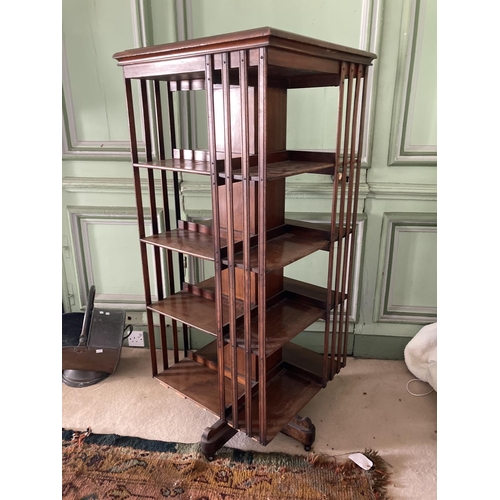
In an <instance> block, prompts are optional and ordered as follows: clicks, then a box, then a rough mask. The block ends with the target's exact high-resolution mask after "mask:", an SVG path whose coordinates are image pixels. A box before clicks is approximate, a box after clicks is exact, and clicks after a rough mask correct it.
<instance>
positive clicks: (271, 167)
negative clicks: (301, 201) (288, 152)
mask: <svg viewBox="0 0 500 500" xmlns="http://www.w3.org/2000/svg"><path fill="white" fill-rule="evenodd" d="M266 168H267V180H268V181H275V180H278V179H283V178H286V177H291V176H293V175H299V174H307V173H311V174H314V173H321V172H323V171H325V170H327V169H331V172H328V173H329V174H330V175H333V173H334V170H333V169H334V166H333V163H331V162H313V161H289V160H288V161H280V162H276V163H268V164H267V167H266ZM221 177H224V175H223V174H222V175H221ZM233 179H234V180H238V181H240V180H241V179H242V175H241V170H233ZM250 179H251V180H252V181H258V180H259V173H258V167H256V166H253V167H250Z"/></svg>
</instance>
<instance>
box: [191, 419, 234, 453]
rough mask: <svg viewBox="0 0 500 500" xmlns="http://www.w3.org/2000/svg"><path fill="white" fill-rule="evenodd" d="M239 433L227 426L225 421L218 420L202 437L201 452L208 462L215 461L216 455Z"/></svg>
mask: <svg viewBox="0 0 500 500" xmlns="http://www.w3.org/2000/svg"><path fill="white" fill-rule="evenodd" d="M237 432H238V431H237V430H235V429H233V428H232V427H230V426H229V425H227V423H226V422H224V421H223V420H218V421H217V422H215V424H214V425H212V426H211V427H207V428H206V429H205V430H204V431H203V434H202V436H201V442H200V444H201V452H202V453H203V455H205V457H207V459H208V460H210V461H211V460H213V459H214V456H215V454H216V453H217V451H218V450H220V449H221V448H222V447H223V446H224V444H225V443H227V441H229V440H230V439H231V438H232V437H233V436H234V435H235V434H236V433H237Z"/></svg>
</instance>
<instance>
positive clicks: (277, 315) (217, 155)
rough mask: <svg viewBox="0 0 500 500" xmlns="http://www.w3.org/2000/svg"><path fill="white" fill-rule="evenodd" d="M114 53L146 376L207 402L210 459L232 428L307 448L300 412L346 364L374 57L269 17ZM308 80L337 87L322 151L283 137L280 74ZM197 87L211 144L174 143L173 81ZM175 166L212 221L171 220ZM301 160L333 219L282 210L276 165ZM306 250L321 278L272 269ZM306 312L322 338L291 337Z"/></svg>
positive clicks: (282, 179) (290, 170) (297, 82)
mask: <svg viewBox="0 0 500 500" xmlns="http://www.w3.org/2000/svg"><path fill="white" fill-rule="evenodd" d="M113 57H114V58H115V59H116V60H117V61H118V65H119V66H121V67H122V69H123V74H124V81H125V92H126V100H127V111H128V120H129V129H130V139H131V159H132V166H133V174H134V186H135V196H136V206H137V215H138V226H139V241H140V247H141V259H142V269H143V278H144V290H145V307H146V312H147V319H148V330H149V339H150V350H151V369H152V374H153V377H155V378H156V379H157V380H158V381H159V382H160V383H162V384H164V385H166V386H168V387H170V388H172V389H174V390H175V391H177V392H178V393H179V394H181V395H182V396H183V397H185V398H188V399H190V400H192V401H194V402H195V403H197V404H198V405H200V406H201V407H202V408H205V409H207V410H208V411H210V412H212V413H214V414H215V415H217V416H218V417H219V421H218V422H217V423H216V424H214V425H213V426H211V427H209V428H207V429H205V431H204V433H203V435H202V438H201V449H202V452H203V453H204V454H205V455H206V456H207V457H208V458H212V457H213V456H214V454H215V453H216V452H217V450H218V449H219V448H220V447H221V446H223V444H224V443H225V442H226V441H227V440H228V439H230V437H231V436H232V435H234V433H235V432H244V433H246V435H247V436H249V437H251V438H253V439H256V440H258V441H259V442H260V443H261V444H263V445H266V444H268V443H269V442H270V441H271V440H272V439H274V437H275V436H276V435H277V434H278V433H279V432H283V433H284V434H286V435H288V436H290V437H292V438H294V439H296V440H298V441H299V442H300V443H302V444H303V445H304V447H305V449H306V450H308V449H310V448H311V446H312V443H313V442H314V439H315V428H314V424H312V422H311V421H310V420H309V419H307V418H305V419H304V418H302V417H300V416H299V415H298V413H299V412H300V411H301V410H302V408H303V407H304V406H305V405H306V404H307V403H308V402H309V401H310V400H311V398H313V397H314V396H315V395H316V394H317V393H318V392H319V391H320V390H321V388H323V387H325V386H326V385H327V383H328V382H329V381H330V380H332V379H333V377H334V376H335V375H336V374H337V373H338V372H339V370H340V369H341V368H342V367H343V366H345V364H346V352H347V333H348V323H349V319H348V318H349V307H350V300H351V297H350V296H351V283H350V281H351V274H352V264H353V260H354V257H353V253H354V240H355V230H356V218H357V198H358V190H359V179H360V168H361V166H360V157H361V152H362V145H363V144H362V143H363V125H364V120H365V107H366V88H367V86H366V84H365V82H366V78H367V74H368V69H369V67H370V65H371V64H372V61H373V59H375V57H376V56H375V54H372V53H369V52H366V51H363V50H359V49H355V48H349V47H345V46H342V45H337V44H333V43H331V42H327V41H322V40H316V39H313V38H308V37H304V36H301V35H297V34H294V33H288V32H285V31H281V30H276V29H274V28H267V27H266V28H258V29H253V30H247V31H242V32H236V33H228V34H224V35H217V36H212V37H205V38H202V39H196V40H187V41H183V42H175V43H170V44H163V45H158V46H151V47H143V48H139V49H131V50H126V51H123V52H119V53H117V54H115V55H114V56H113ZM132 85H138V86H139V93H138V94H136V93H134V92H133V91H132ZM312 87H335V88H337V89H338V109H336V110H334V109H326V108H325V109H324V111H323V112H322V114H323V113H325V114H334V113H337V122H336V123H337V130H336V132H335V134H336V135H335V140H336V147H335V151H334V152H332V151H312V150H309V151H296V150H290V149H288V148H287V144H286V137H287V123H288V122H289V120H288V119H287V92H288V89H305V88H312ZM197 90H203V91H204V94H205V96H206V117H207V123H206V125H207V137H208V149H206V150H203V149H196V146H197V145H194V144H184V142H185V141H183V144H182V145H183V147H184V146H185V147H184V149H180V148H179V147H178V143H179V141H178V137H177V135H176V129H177V128H178V127H179V123H181V122H182V120H183V113H182V106H180V108H179V107H177V106H174V100H173V96H174V94H175V93H176V92H184V91H197ZM137 95H138V96H139V97H137ZM136 99H137V100H138V102H137V103H135V100H136ZM138 107H140V109H141V115H142V132H143V136H144V144H145V152H144V158H142V157H141V159H139V147H138V139H137V138H138V131H137V130H136V120H135V114H134V113H135V111H136V110H137V109H138ZM317 118H318V119H319V120H323V118H324V117H323V116H318V117H317ZM152 123H154V124H155V129H154V130H153V129H152V126H151V124H152ZM288 126H290V127H293V124H289V125H288ZM167 135H168V136H169V142H168V143H169V144H170V146H171V149H170V150H167V148H166V143H167V141H166V136H167ZM187 142H190V141H189V140H188V141H187ZM337 153H339V154H337ZM155 170H156V171H159V173H156V174H155V172H154V171H155ZM141 171H142V172H143V173H144V171H146V175H147V179H148V182H147V186H148V193H147V194H145V193H143V191H142V183H141ZM167 172H168V173H169V175H168V176H167ZM185 174H195V175H201V176H207V177H208V180H209V184H210V194H211V200H210V201H211V208H212V214H211V219H210V220H207V221H203V222H200V223H195V222H193V221H189V220H184V219H183V214H182V212H181V207H182V206H183V200H182V196H183V193H182V191H181V187H182V182H183V176H184V175H185ZM301 174H324V175H325V177H326V179H327V180H326V182H331V186H332V213H331V219H330V222H329V223H327V224H324V223H323V224H313V223H304V222H299V221H292V220H287V219H286V218H285V193H286V180H287V179H288V178H290V177H291V176H296V175H301ZM160 184H161V185H160ZM172 187H173V190H172ZM172 192H173V199H174V206H173V207H172V209H171V207H170V206H169V203H170V200H169V198H172ZM159 193H160V194H159ZM145 206H147V207H148V209H149V210H150V211H151V213H155V212H156V211H157V209H158V208H159V207H161V208H162V209H163V211H162V213H163V214H164V221H163V222H164V224H163V225H162V228H163V229H164V230H163V229H162V230H160V224H159V223H158V221H157V220H156V219H152V220H151V224H150V225H149V226H148V227H151V229H150V232H149V234H146V224H145ZM171 212H172V213H171ZM173 213H175V219H174V221H175V223H174V224H171V218H172V214H173ZM148 248H149V249H151V248H152V250H153V251H147V249H148ZM317 251H322V252H326V253H327V254H328V264H327V266H326V269H325V286H323V287H319V286H316V285H312V284H309V283H304V282H301V281H299V280H294V279H291V278H288V277H286V276H285V275H284V269H285V268H286V266H288V265H290V264H292V263H294V262H298V261H300V260H301V259H303V258H305V257H307V256H309V255H312V254H314V253H315V252H317ZM174 254H175V255H176V258H175V259H174ZM187 257H189V259H187ZM198 259H201V260H202V261H208V262H210V263H212V264H213V276H212V277H211V278H208V279H205V280H203V281H201V282H197V278H196V276H197V273H196V272H194V270H193V269H191V270H190V272H189V276H190V279H189V281H190V282H189V283H188V282H187V281H186V279H185V274H186V267H185V265H186V262H191V261H193V262H194V261H196V260H198ZM175 261H176V266H177V269H175V268H174V262H175ZM153 286H154V287H155V290H156V293H155V295H157V300H155V301H153V300H152V289H153ZM167 319H168V320H170V322H171V324H172V335H171V336H167V323H166V321H167ZM318 320H323V323H324V343H323V344H324V352H323V353H316V352H313V351H311V350H309V349H306V348H304V347H301V346H299V345H297V344H295V343H294V342H293V339H294V338H295V337H296V336H297V335H298V334H300V333H301V332H303V331H304V330H306V329H307V328H309V327H310V326H311V325H312V324H315V323H316V322H317V321H318ZM178 324H179V325H181V326H182V335H183V344H184V345H183V347H184V356H182V353H181V349H182V346H181V344H180V342H179V339H178V336H179V335H180V330H179V329H178ZM190 328H194V329H196V330H198V331H200V332H204V333H206V334H208V335H209V337H207V339H208V340H209V342H208V343H207V344H206V345H205V347H203V348H201V349H198V350H193V349H191V348H190V346H189V334H188V333H189V329H190ZM156 329H158V330H159V335H160V338H161V349H162V354H163V369H160V368H159V367H158V362H157V357H156V352H155V351H156V349H157V346H156V340H155V330H156ZM170 349H172V350H173V351H174V364H173V365H169V364H168V356H167V355H166V351H167V350H170ZM247 395H248V397H247Z"/></svg>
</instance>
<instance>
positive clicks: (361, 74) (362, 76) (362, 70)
mask: <svg viewBox="0 0 500 500" xmlns="http://www.w3.org/2000/svg"><path fill="white" fill-rule="evenodd" d="M367 73H368V66H362V65H361V64H360V65H358V72H357V86H356V92H357V94H356V100H357V99H358V97H359V86H362V87H363V90H362V93H361V109H360V115H359V132H358V138H357V148H356V147H355V149H356V158H355V161H353V159H352V158H351V164H352V165H353V166H354V168H355V170H356V172H355V175H354V176H353V175H352V173H351V178H354V197H353V207H352V234H351V245H350V252H349V253H350V262H349V271H348V280H347V301H346V309H347V312H348V314H349V310H350V304H351V292H352V275H353V267H354V266H353V261H354V245H355V241H356V222H357V214H358V207H357V201H358V192H359V178H360V172H361V156H362V153H363V134H364V124H365V111H366V93H367V83H366V82H367ZM356 118H357V117H356V116H355V119H356ZM351 182H352V180H351ZM344 346H345V347H344V355H343V359H342V362H343V365H345V364H346V361H347V335H346V338H345V340H344Z"/></svg>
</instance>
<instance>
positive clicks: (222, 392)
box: [205, 54, 226, 422]
mask: <svg viewBox="0 0 500 500" xmlns="http://www.w3.org/2000/svg"><path fill="white" fill-rule="evenodd" d="M205 63H206V66H205V88H206V97H207V121H208V145H209V146H208V147H209V154H210V180H211V185H212V218H213V236H214V269H215V320H216V325H217V365H218V366H217V367H218V375H219V389H218V391H219V416H220V419H221V420H222V421H224V422H225V421H226V385H225V376H224V338H223V331H222V278H221V254H220V215H219V189H218V184H219V182H218V177H219V173H218V171H217V146H216V144H217V143H216V138H215V109H214V88H213V80H214V63H213V56H212V55H211V54H210V55H207V56H205Z"/></svg>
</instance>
